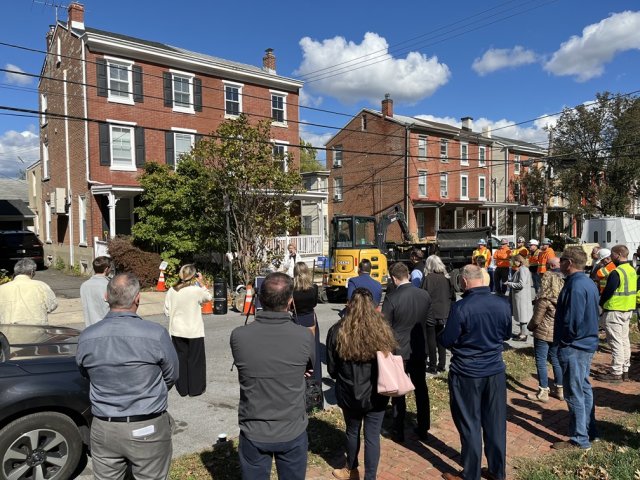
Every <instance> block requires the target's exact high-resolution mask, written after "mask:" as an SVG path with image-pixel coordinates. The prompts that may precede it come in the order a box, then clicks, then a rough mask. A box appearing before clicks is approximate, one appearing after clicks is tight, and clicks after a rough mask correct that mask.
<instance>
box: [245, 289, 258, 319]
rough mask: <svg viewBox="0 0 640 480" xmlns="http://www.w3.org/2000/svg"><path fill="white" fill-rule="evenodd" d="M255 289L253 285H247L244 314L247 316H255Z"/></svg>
mask: <svg viewBox="0 0 640 480" xmlns="http://www.w3.org/2000/svg"><path fill="white" fill-rule="evenodd" d="M252 300H253V289H252V288H251V285H247V293H246V295H245V296H244V307H243V308H242V313H243V314H245V315H253V314H254V313H255V311H256V310H255V306H254V304H253V301H252Z"/></svg>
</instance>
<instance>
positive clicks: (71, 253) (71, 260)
mask: <svg viewBox="0 0 640 480" xmlns="http://www.w3.org/2000/svg"><path fill="white" fill-rule="evenodd" d="M62 79H63V83H62V87H63V91H64V143H65V145H64V153H65V157H66V163H67V199H68V200H67V201H68V202H69V212H68V215H69V266H71V267H73V266H74V265H75V258H74V251H73V241H74V239H73V192H72V191H71V159H70V154H69V97H68V92H67V70H64V71H63V72H62Z"/></svg>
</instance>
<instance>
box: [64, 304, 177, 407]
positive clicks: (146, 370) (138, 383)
mask: <svg viewBox="0 0 640 480" xmlns="http://www.w3.org/2000/svg"><path fill="white" fill-rule="evenodd" d="M76 362H77V364H78V366H79V367H80V371H81V373H82V374H83V375H84V376H85V377H87V378H88V379H89V381H90V383H91V387H90V393H89V398H90V400H91V412H92V413H93V414H94V415H95V416H98V417H128V416H131V415H149V414H152V413H161V412H164V411H165V410H166V409H167V403H168V402H167V396H168V391H169V389H170V388H171V387H172V386H173V384H174V383H175V382H176V380H177V379H178V356H177V355H176V351H175V349H174V347H173V344H172V343H171V338H170V337H169V332H167V330H166V329H165V328H164V327H162V326H161V325H158V324H157V323H154V322H150V321H148V320H143V319H142V318H140V317H139V316H138V315H136V314H135V313H133V312H111V311H110V312H109V313H108V314H107V315H106V316H105V317H104V320H102V321H100V322H98V323H96V324H94V325H91V326H90V327H87V328H86V329H85V330H84V331H83V332H82V333H81V334H80V338H79V339H78V351H77V353H76Z"/></svg>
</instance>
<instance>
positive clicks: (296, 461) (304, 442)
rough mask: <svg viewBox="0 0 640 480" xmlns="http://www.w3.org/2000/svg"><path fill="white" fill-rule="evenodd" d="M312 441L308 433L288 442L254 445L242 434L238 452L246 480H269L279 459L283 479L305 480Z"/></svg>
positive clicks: (277, 468) (279, 473) (279, 472)
mask: <svg viewBox="0 0 640 480" xmlns="http://www.w3.org/2000/svg"><path fill="white" fill-rule="evenodd" d="M308 446H309V441H308V439H307V432H306V430H305V431H304V432H302V434H300V435H298V437H297V438H294V439H293V440H290V441H288V442H274V443H271V442H254V441H253V440H249V439H248V438H247V437H245V435H244V433H242V432H240V443H239V446H238V453H239V456H240V469H241V470H242V478H243V479H244V480H269V478H270V477H271V461H272V458H273V457H275V459H276V470H277V471H278V478H279V479H280V480H304V478H305V476H306V473H307V450H308Z"/></svg>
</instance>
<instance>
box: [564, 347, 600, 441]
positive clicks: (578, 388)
mask: <svg viewBox="0 0 640 480" xmlns="http://www.w3.org/2000/svg"><path fill="white" fill-rule="evenodd" d="M593 353H594V352H587V351H585V350H578V349H577V348H572V347H560V348H558V360H559V361H560V366H561V367H562V375H563V385H564V398H565V400H566V401H567V406H568V407H569V430H570V431H569V434H570V437H571V441H572V442H573V443H575V444H577V445H578V446H579V447H580V448H589V447H590V446H591V443H590V440H593V439H594V438H595V437H596V436H597V434H596V409H595V404H594V402H593V390H592V389H591V382H589V370H590V369H591V360H592V359H593Z"/></svg>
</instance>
